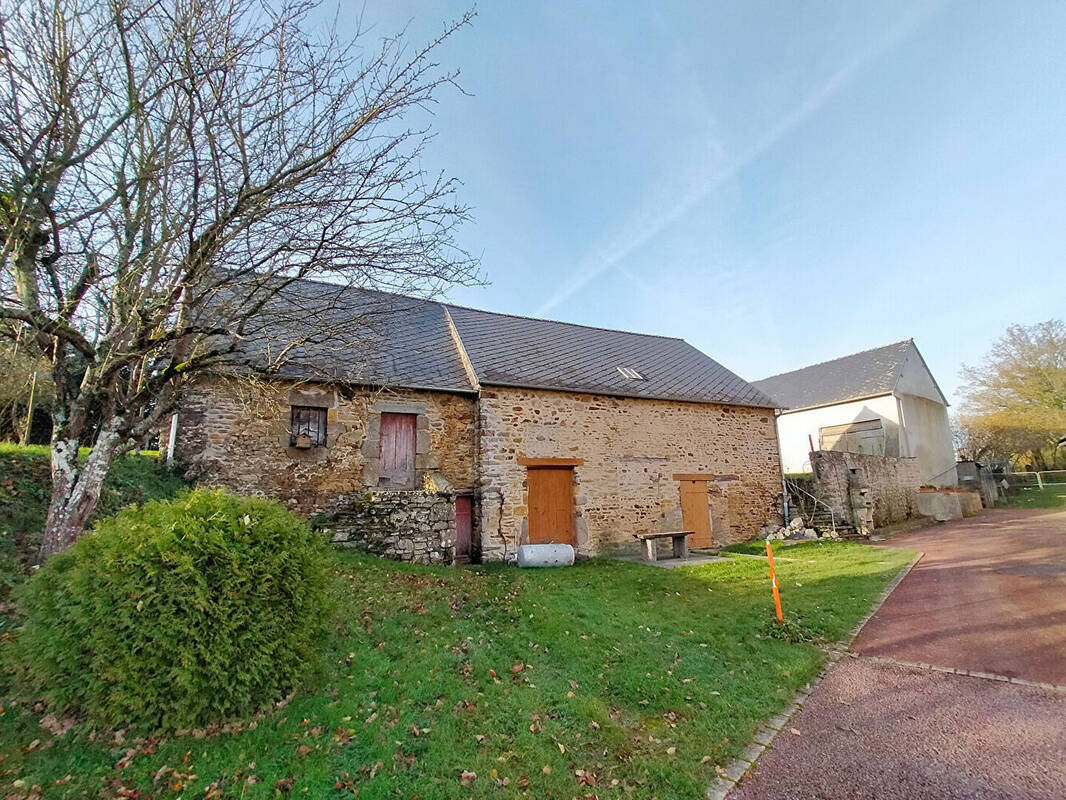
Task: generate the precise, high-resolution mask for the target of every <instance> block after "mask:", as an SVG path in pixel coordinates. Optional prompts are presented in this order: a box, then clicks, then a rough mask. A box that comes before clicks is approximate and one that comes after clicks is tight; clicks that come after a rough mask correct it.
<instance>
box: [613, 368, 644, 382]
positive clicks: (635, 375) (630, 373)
mask: <svg viewBox="0 0 1066 800" xmlns="http://www.w3.org/2000/svg"><path fill="white" fill-rule="evenodd" d="M618 371H619V372H621V373H622V377H623V378H628V379H629V380H631V381H642V380H644V376H643V375H641V374H640V373H639V372H637V371H636V370H635V369H633V368H632V367H618Z"/></svg>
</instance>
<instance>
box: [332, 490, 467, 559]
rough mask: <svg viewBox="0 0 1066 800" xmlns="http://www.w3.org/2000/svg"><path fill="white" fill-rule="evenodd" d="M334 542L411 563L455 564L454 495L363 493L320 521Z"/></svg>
mask: <svg viewBox="0 0 1066 800" xmlns="http://www.w3.org/2000/svg"><path fill="white" fill-rule="evenodd" d="M319 527H321V528H322V529H324V530H325V531H326V532H327V534H328V535H329V537H330V539H331V540H332V541H333V543H334V544H338V545H341V546H344V547H355V548H358V549H360V550H365V551H366V552H368V553H372V554H374V555H376V556H382V557H384V558H391V559H394V560H396V561H412V562H414V563H416V564H452V563H454V562H455V496H454V495H452V494H437V493H434V492H422V491H405V490H402V489H394V490H377V491H371V492H368V493H367V494H366V495H364V496H363V497H361V498H358V499H356V500H354V501H352V502H351V503H349V504H347V505H345V506H344V507H342V508H340V509H338V510H337V511H336V512H334V513H333V514H332V515H331V516H330V517H329V518H328V519H326V520H323V521H322V522H321V523H320V524H319Z"/></svg>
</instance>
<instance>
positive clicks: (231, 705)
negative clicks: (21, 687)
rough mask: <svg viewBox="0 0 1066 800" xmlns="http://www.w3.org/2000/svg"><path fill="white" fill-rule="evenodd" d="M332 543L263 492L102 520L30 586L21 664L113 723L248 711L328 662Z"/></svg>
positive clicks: (23, 602) (60, 701)
mask: <svg viewBox="0 0 1066 800" xmlns="http://www.w3.org/2000/svg"><path fill="white" fill-rule="evenodd" d="M330 580H331V578H330V569H329V561H328V556H327V545H326V543H325V541H324V540H323V539H322V537H321V536H319V535H318V534H316V533H313V532H312V530H311V528H310V526H309V525H308V524H307V522H306V521H304V520H302V519H300V518H299V517H297V516H295V515H293V514H292V513H290V512H289V511H287V510H286V509H285V508H284V507H283V506H282V505H281V504H279V503H277V502H274V501H271V500H264V499H260V498H247V497H237V496H234V495H229V494H226V493H224V492H220V491H205V490H196V491H192V492H188V493H186V494H184V495H181V496H179V497H178V498H177V499H175V500H169V501H156V502H151V503H148V504H146V505H145V506H143V507H142V508H130V509H127V510H125V511H122V512H120V513H118V514H116V515H115V516H113V517H110V518H108V519H105V520H102V521H101V522H99V523H98V524H97V525H96V528H95V530H94V531H93V532H91V533H89V534H88V535H86V536H83V537H82V538H81V539H80V540H79V541H78V542H77V543H76V544H75V545H74V546H73V547H72V548H71V549H70V550H68V551H66V552H64V553H59V554H57V555H55V556H53V557H52V558H51V559H50V560H49V561H48V562H47V563H46V564H45V565H44V566H43V567H42V568H41V569H40V570H39V571H38V572H37V574H36V575H34V577H33V578H32V579H31V580H30V581H29V582H28V583H27V584H26V586H25V587H23V589H22V591H21V592H20V593H19V605H20V609H21V611H22V613H23V614H24V617H25V626H24V629H23V630H22V631H21V632H20V633H19V635H18V639H17V645H16V648H17V653H18V657H19V660H20V661H21V664H22V666H23V668H24V669H25V670H26V672H27V673H29V675H30V676H32V677H33V678H34V679H36V681H38V682H39V683H40V685H41V688H42V690H43V691H44V692H45V694H46V695H47V696H48V697H49V698H50V699H51V700H52V702H53V703H54V704H56V705H57V706H59V707H61V708H63V709H78V710H82V711H84V712H86V713H87V714H88V715H89V716H90V718H91V719H92V720H93V721H94V722H96V723H98V724H102V725H106V726H113V727H126V726H132V727H134V728H159V729H175V728H183V727H195V726H200V725H204V724H207V723H210V722H214V721H218V720H220V719H223V718H228V717H234V716H242V715H247V714H249V713H251V712H254V711H256V710H258V709H260V708H262V707H264V706H266V705H267V704H269V703H271V702H273V701H276V700H278V699H280V698H281V697H283V696H285V695H286V694H287V693H289V692H290V691H291V690H292V689H293V688H295V687H296V686H297V685H298V684H299V683H300V681H301V679H303V678H305V677H306V676H307V674H308V671H309V670H310V669H312V668H313V667H314V666H315V665H316V663H317V661H318V654H319V649H320V645H321V640H322V634H323V633H324V631H325V626H326V623H327V621H328V618H329V613H330V606H331V603H330V594H329V586H330Z"/></svg>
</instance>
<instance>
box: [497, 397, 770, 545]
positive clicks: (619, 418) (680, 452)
mask: <svg viewBox="0 0 1066 800" xmlns="http://www.w3.org/2000/svg"><path fill="white" fill-rule="evenodd" d="M478 425H479V428H480V436H479V441H480V459H479V466H480V469H481V475H480V483H481V502H480V525H479V529H480V532H481V548H482V556H483V558H485V559H501V558H506V557H508V556H510V555H513V554H514V552H515V550H516V548H517V546H518V545H520V544H522V543H524V542H525V541H526V540H527V538H528V532H527V525H528V518H527V486H526V469H525V467H523V466H522V465H521V464H519V462H518V459H519V457H525V458H571V459H583V464H581V465H579V466H577V467H575V468H574V471H573V472H574V514H575V520H574V522H575V525H574V533H575V540H576V546H577V550H578V552H579V553H581V554H584V555H592V554H604V553H609V552H612V551H634V552H635V551H636V549H637V543H636V540H635V539H633V536H632V534H634V533H651V532H657V531H666V530H680V529H681V528H682V524H683V523H682V514H681V507H680V494H679V484H678V481H677V480H675V478H674V475H675V474H682V473H703V474H707V473H711V474H715V475H717V476H718V480H716V481H712V482H711V483H710V484H709V494H708V502H709V505H710V512H711V515H712V520H713V526H714V528H713V535H714V538H715V543H716V544H718V545H724V544H729V543H731V542H736V541H741V540H745V539H749V538H751V537H753V536H755V535H756V533H757V532H758V530H759V528H760V527H762V526H763V525H764V524H766V523H767V522H768V521H771V520H780V494H781V471H780V460H779V456H778V448H777V433H776V428H775V425H774V416H773V412H772V411H770V410H769V409H757V408H747V407H743V406H723V405H713V404H702V403H680V402H669V401H660V400H642V399H634V398H617V397H605V396H600V395H588V394H576V393H564V392H548V391H539V390H525V389H504V388H497V387H492V388H485V389H483V390H482V393H481V397H480V401H479V418H478Z"/></svg>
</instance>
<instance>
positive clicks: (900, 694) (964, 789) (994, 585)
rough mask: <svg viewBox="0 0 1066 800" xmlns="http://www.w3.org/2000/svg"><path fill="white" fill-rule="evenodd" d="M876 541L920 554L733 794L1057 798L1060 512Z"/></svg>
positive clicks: (1063, 695)
mask: <svg viewBox="0 0 1066 800" xmlns="http://www.w3.org/2000/svg"><path fill="white" fill-rule="evenodd" d="M885 544H886V545H888V546H899V547H907V548H912V549H916V550H922V551H924V552H925V554H926V555H925V557H924V558H923V559H922V560H921V561H920V562H919V563H918V565H917V566H916V567H915V568H914V569H913V570H912V571H911V573H910V574H909V575H908V576H907V577H906V578H905V579H904V580H903V582H902V583H901V584H900V585H899V587H897V589H896V590H895V591H894V592H893V593H892V595H891V596H890V597H889V598H888V600H887V601H886V602H885V604H884V605H883V606H882V607H881V609H880V611H879V612H878V613H877V614H876V615H874V617H873V618H871V620H870V621H869V622H868V623H867V624H866V626H865V627H864V628H863V631H862V633H861V634H860V635H859V637H858V638H857V639H856V640H855V642H854V643H853V645H852V648H851V651H852V652H851V657H850V658H845V659H844V660H843V661H841V662H840V663H839V664H838V665H837V666H836V667H835V668H834V669H833V670H832V672H830V674H829V675H828V676H827V677H826V679H825V680H824V681H823V682H822V683H821V684H819V686H818V687H817V688H816V689H815V691H814V692H813V694H812V695H811V696H810V698H808V700H807V702H806V704H805V705H804V707H803V709H802V710H801V711H800V712H799V713H798V714H797V715H796V716H795V717H793V718H792V720H791V722H790V723H789V724H788V725H786V727H785V731H784V732H783V733H781V734H780V735H779V736H778V737H777V739H776V740H775V741H774V744H773V747H772V748H771V749H769V750H767V751H766V752H765V753H764V754H763V755H762V757H761V758H760V759H759V761H758V762H757V765H756V767H755V769H754V771H753V774H752V775H751V776H750V777H749V778H747V779H746V780H744V781H743V782H742V783H741V784H740V785H739V786H738V787H737V789H736V790H735V791H734V792H733V793H732V794H730V800H786V798H787V799H788V800H814V799H815V798H826V800H829V799H830V798H832V800H843V799H845V798H856V799H857V798H864V800H879V799H881V798H901V799H902V798H908V800H910V799H912V798H913V799H915V800H925V799H926V798H928V800H934V799H935V800H952V799H953V798H1004V799H1006V798H1045V799H1048V800H1051V799H1061V798H1066V758H1064V755H1063V754H1066V513H1046V512H1039V511H990V512H986V513H985V514H983V515H981V516H980V517H977V518H975V519H971V520H960V521H958V522H953V523H947V524H945V525H941V526H937V527H935V528H931V529H926V530H925V531H919V532H915V533H912V534H908V535H906V536H901V537H898V538H895V539H892V540H891V542H887V543H885ZM934 667H935V668H936V669H934ZM953 670H959V671H966V672H970V673H980V674H981V675H982V676H983V677H975V676H973V675H970V674H960V673H956V672H953ZM1010 679H1014V681H1016V682H1014V683H1012V682H1009V681H1010ZM1032 683H1036V684H1052V685H1054V686H1034V685H1030V684H1032ZM1056 687H1057V688H1056Z"/></svg>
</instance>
